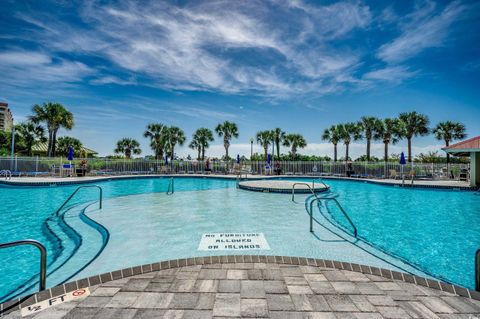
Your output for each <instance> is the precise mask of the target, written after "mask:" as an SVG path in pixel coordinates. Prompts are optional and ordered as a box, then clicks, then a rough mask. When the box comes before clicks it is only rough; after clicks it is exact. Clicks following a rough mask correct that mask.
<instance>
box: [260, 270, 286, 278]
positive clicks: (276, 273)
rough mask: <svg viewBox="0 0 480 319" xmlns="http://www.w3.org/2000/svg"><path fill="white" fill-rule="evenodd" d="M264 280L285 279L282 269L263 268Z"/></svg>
mask: <svg viewBox="0 0 480 319" xmlns="http://www.w3.org/2000/svg"><path fill="white" fill-rule="evenodd" d="M262 276H263V280H283V274H282V272H281V271H280V269H262Z"/></svg>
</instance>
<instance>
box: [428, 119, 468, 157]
mask: <svg viewBox="0 0 480 319" xmlns="http://www.w3.org/2000/svg"><path fill="white" fill-rule="evenodd" d="M465 130H466V128H465V125H464V124H462V123H460V122H452V121H445V122H440V123H438V124H437V126H435V128H434V129H433V134H435V138H436V139H437V140H439V141H444V142H445V146H446V147H448V146H450V142H451V141H454V140H462V139H464V138H466V137H467V134H466V133H465ZM449 163H450V154H448V153H447V165H448V164H449Z"/></svg>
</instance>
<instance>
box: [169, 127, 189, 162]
mask: <svg viewBox="0 0 480 319" xmlns="http://www.w3.org/2000/svg"><path fill="white" fill-rule="evenodd" d="M165 134H166V135H165V136H166V145H167V147H168V153H169V157H170V158H171V159H174V157H175V146H176V145H177V144H178V145H180V146H182V145H183V143H185V141H186V140H187V138H186V137H185V133H184V132H183V130H182V129H181V128H179V127H177V126H170V127H169V128H167V130H166V131H165Z"/></svg>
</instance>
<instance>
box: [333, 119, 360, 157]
mask: <svg viewBox="0 0 480 319" xmlns="http://www.w3.org/2000/svg"><path fill="white" fill-rule="evenodd" d="M338 129H339V131H340V136H341V138H342V140H343V144H345V161H348V160H349V149H350V143H351V142H352V141H357V140H359V139H360V138H361V137H362V134H361V127H359V126H358V124H357V123H345V124H339V125H338Z"/></svg>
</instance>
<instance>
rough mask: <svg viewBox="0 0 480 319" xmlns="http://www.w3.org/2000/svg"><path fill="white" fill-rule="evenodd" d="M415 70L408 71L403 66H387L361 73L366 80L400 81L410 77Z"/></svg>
mask: <svg viewBox="0 0 480 319" xmlns="http://www.w3.org/2000/svg"><path fill="white" fill-rule="evenodd" d="M415 74H416V72H412V71H409V70H408V68H406V67H403V66H387V67H385V68H383V69H377V70H373V71H370V72H367V73H365V74H364V75H363V78H364V79H366V80H376V81H385V82H392V83H400V82H402V81H404V80H405V79H408V78H411V77H413V76H414V75H415Z"/></svg>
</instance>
